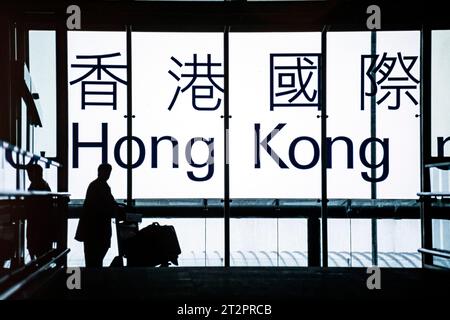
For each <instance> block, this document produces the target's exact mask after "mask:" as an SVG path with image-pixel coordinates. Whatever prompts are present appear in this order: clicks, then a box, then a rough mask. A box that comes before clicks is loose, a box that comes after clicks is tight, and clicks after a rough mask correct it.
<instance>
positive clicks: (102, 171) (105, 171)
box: [98, 163, 112, 181]
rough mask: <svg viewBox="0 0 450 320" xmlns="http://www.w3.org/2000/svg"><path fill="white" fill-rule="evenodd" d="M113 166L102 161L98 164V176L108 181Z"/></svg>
mask: <svg viewBox="0 0 450 320" xmlns="http://www.w3.org/2000/svg"><path fill="white" fill-rule="evenodd" d="M111 170H112V167H111V165H110V164H108V163H102V164H101V165H99V166H98V178H99V179H101V180H104V181H108V179H109V176H110V175H111Z"/></svg>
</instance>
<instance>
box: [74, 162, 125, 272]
mask: <svg viewBox="0 0 450 320" xmlns="http://www.w3.org/2000/svg"><path fill="white" fill-rule="evenodd" d="M111 170H112V167H111V165H109V164H101V165H100V166H99V167H98V177H97V179H95V180H94V181H92V182H91V183H90V184H89V187H88V190H87V192H86V199H85V200H84V206H83V211H82V213H81V217H80V221H79V223H78V228H77V232H76V235H75V239H76V240H78V241H82V242H84V259H85V262H86V267H102V266H103V258H104V257H105V255H106V253H107V252H108V249H109V247H110V246H111V218H112V217H113V216H114V215H115V214H116V212H117V204H116V201H115V200H114V197H113V195H112V194H111V188H110V187H109V185H108V183H107V181H108V179H109V177H110V175H111Z"/></svg>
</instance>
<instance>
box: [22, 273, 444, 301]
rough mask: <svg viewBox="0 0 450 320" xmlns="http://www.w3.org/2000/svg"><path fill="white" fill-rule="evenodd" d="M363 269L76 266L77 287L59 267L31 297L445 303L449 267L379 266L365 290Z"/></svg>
mask: <svg viewBox="0 0 450 320" xmlns="http://www.w3.org/2000/svg"><path fill="white" fill-rule="evenodd" d="M369 276H370V275H369V274H367V270H366V269H363V268H351V269H350V268H328V269H320V268H261V267H259V268H251V267H246V268H237V267H236V268H229V269H225V268H197V267H195V268H172V267H170V268H123V269H120V268H103V269H84V268H81V289H80V290H77V289H73V290H69V289H67V286H66V280H67V277H68V274H67V273H66V272H65V270H64V271H61V272H59V273H58V274H57V275H55V276H54V277H53V278H52V279H50V280H49V281H47V282H46V283H45V284H40V285H39V289H38V290H35V291H34V292H33V293H32V295H31V296H28V298H33V299H63V300H78V299H133V300H135V299H145V300H147V299H148V300H151V301H153V302H157V301H161V302H176V303H180V302H186V303H192V302H211V303H226V302H233V303H235V302H236V303H237V302H251V301H253V302H258V303H264V302H277V301H303V302H305V301H311V302H314V301H316V302H317V301H323V300H334V301H338V302H339V301H361V302H364V301H410V300H417V301H419V300H422V301H425V300H427V301H430V300H443V301H447V303H450V272H446V271H437V270H425V269H381V289H380V290H369V289H368V288H367V285H366V281H367V278H368V277H369Z"/></svg>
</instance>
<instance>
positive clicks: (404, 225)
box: [377, 219, 422, 268]
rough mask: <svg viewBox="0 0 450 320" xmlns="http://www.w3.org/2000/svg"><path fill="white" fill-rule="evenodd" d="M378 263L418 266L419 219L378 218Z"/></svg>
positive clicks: (406, 266) (393, 265)
mask: <svg viewBox="0 0 450 320" xmlns="http://www.w3.org/2000/svg"><path fill="white" fill-rule="evenodd" d="M377 224H378V226H377V231H378V265H379V266H380V267H398V268H420V267H421V266H422V261H421V254H420V253H419V252H418V251H417V250H418V249H419V248H420V247H421V238H420V220H418V219H402V220H392V219H379V220H378V221H377Z"/></svg>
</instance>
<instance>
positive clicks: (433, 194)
mask: <svg viewBox="0 0 450 320" xmlns="http://www.w3.org/2000/svg"><path fill="white" fill-rule="evenodd" d="M417 195H418V196H419V197H450V192H418V193H417Z"/></svg>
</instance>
